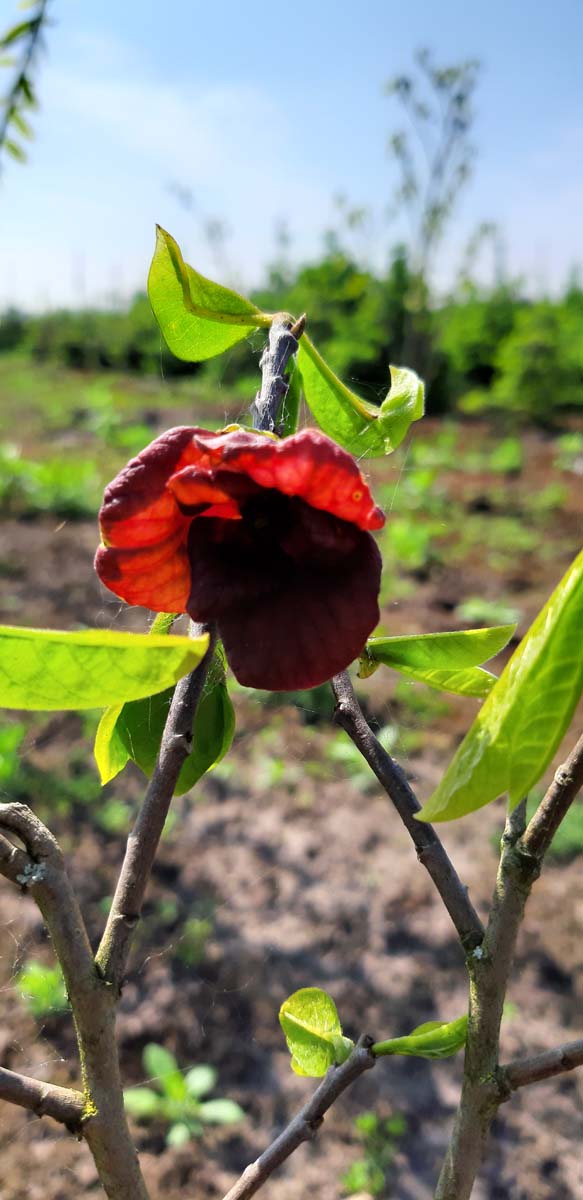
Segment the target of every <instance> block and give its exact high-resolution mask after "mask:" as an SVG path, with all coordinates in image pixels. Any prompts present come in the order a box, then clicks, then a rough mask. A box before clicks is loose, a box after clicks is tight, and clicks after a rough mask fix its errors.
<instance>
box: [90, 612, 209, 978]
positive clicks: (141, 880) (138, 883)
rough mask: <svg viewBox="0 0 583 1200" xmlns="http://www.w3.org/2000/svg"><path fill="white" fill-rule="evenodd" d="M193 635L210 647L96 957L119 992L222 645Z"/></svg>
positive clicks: (161, 761) (180, 703)
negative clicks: (209, 677)
mask: <svg viewBox="0 0 583 1200" xmlns="http://www.w3.org/2000/svg"><path fill="white" fill-rule="evenodd" d="M192 631H193V636H197V637H198V636H200V634H201V633H204V632H207V631H208V632H210V641H209V647H208V650H207V652H206V654H205V656H204V658H203V659H202V660H201V662H200V663H199V664H198V666H197V667H196V668H195V670H194V671H192V672H191V674H190V675H188V676H186V677H185V678H184V679H181V680H180V681H179V683H177V685H176V689H175V692H174V696H173V698H172V703H171V705H170V711H169V713H168V718H167V721H166V725H165V728H164V733H163V735H162V742H161V745H160V752H159V754H158V760H157V762H156V767H155V769H154V773H153V775H152V778H151V780H150V783H149V786H148V789H147V791H146V795H145V797H144V800H143V803H142V807H141V809H140V811H139V813H138V816H137V819H136V822H135V824H134V827H133V829H132V831H131V833H130V835H129V837H128V841H127V846H126V852H125V857H124V861H123V865H122V868H121V872H120V876H119V879H118V882H117V887H116V889H115V895H114V897H113V903H112V906H111V909H110V913H109V917H108V919H107V924H106V927H105V931H104V934H103V937H102V939H101V944H100V946H99V950H98V951H97V954H96V956H95V961H96V963H97V966H98V968H99V970H100V972H101V974H102V977H103V979H105V980H106V981H107V982H108V983H110V984H112V985H113V987H114V989H115V990H116V992H119V989H120V988H121V984H122V981H123V976H124V972H125V969H126V964H127V959H128V955H129V952H130V947H131V942H132V938H133V935H134V933H135V930H136V927H137V924H138V921H139V919H140V915H141V911H142V906H143V903H144V897H145V894H146V888H147V886H148V882H149V879H150V874H151V871H152V866H153V863H154V858H155V856H156V851H157V849H158V844H159V842H160V837H161V835H162V830H163V829H164V823H165V821H166V817H167V815H168V810H169V808H170V804H171V801H172V797H173V795H174V789H175V787H176V781H177V779H178V776H179V774H180V771H181V768H182V766H183V764H184V762H185V760H186V758H187V757H188V755H189V753H190V751H191V749H192V725H193V721H194V717H195V714H196V710H197V707H198V703H199V700H200V697H201V695H202V690H203V687H204V684H205V681H206V677H207V674H208V670H209V667H210V664H211V662H212V657H213V654H214V649H215V644H216V630H215V629H214V628H213V629H209V626H202V625H196V626H195V625H193V627H192Z"/></svg>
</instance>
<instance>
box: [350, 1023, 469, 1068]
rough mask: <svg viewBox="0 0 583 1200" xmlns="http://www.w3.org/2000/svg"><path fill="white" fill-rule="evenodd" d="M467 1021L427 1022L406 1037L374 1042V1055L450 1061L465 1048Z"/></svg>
mask: <svg viewBox="0 0 583 1200" xmlns="http://www.w3.org/2000/svg"><path fill="white" fill-rule="evenodd" d="M467 1032H468V1018H467V1017H458V1019H457V1020H456V1021H426V1022H425V1024H424V1025H418V1026H417V1028H416V1029H413V1030H412V1032H411V1033H409V1034H407V1035H406V1036H405V1037H398V1038H389V1040H388V1041H385V1042H375V1044H374V1046H373V1047H372V1052H373V1054H376V1055H377V1056H378V1057H381V1056H383V1055H385V1054H406V1055H412V1056H413V1057H414V1058H451V1056H452V1054H457V1052H458V1050H461V1049H462V1047H463V1046H465V1044H466V1036H467Z"/></svg>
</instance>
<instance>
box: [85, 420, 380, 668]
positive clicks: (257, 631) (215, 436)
mask: <svg viewBox="0 0 583 1200" xmlns="http://www.w3.org/2000/svg"><path fill="white" fill-rule="evenodd" d="M99 519H100V525H101V533H102V540H103V544H102V545H101V546H100V548H99V550H98V551H97V556H96V560H95V566H96V570H97V573H98V575H99V577H100V579H101V580H102V582H103V583H105V584H106V585H107V587H108V588H110V590H111V591H112V592H114V593H115V594H116V596H120V597H121V598H122V599H123V600H126V601H127V602H128V603H129V604H140V605H143V606H144V607H146V608H151V609H154V610H155V611H158V612H176V613H181V612H186V613H189V614H190V616H191V617H192V618H193V619H194V620H195V621H203V622H210V621H215V622H216V623H217V625H218V630H219V634H220V637H221V638H222V640H223V644H224V647H225V651H226V654H227V658H228V660H229V663H230V666H231V668H232V670H233V671H234V673H235V675H236V677H237V679H238V680H239V681H240V682H241V683H243V684H246V685H247V686H249V687H257V688H266V689H269V690H273V691H292V690H295V689H300V688H311V687H315V686H316V685H317V684H320V683H323V682H324V681H326V680H327V679H330V678H331V677H332V675H335V674H336V673H337V672H338V671H340V670H343V669H344V668H345V667H346V666H347V665H348V664H349V663H350V662H352V660H353V659H354V658H356V657H357V656H358V654H359V653H360V651H361V650H362V648H363V646H364V643H365V641H366V639H367V637H368V635H369V634H370V633H371V631H372V629H373V628H374V626H375V625H376V624H377V622H378V619H379V610H378V592H379V584H380V573H381V558H380V554H379V551H378V548H377V546H376V544H375V542H374V540H373V538H372V537H371V535H370V533H369V532H368V531H369V530H374V529H380V528H381V526H382V525H383V524H384V515H383V513H382V511H381V510H380V509H379V508H377V507H376V506H375V504H374V501H373V499H372V496H371V493H370V491H369V488H368V485H367V483H366V482H365V480H364V478H363V476H362V475H361V473H360V471H359V469H358V467H357V465H356V463H355V461H354V459H353V458H351V456H350V455H349V454H347V453H346V452H345V451H344V450H341V449H340V447H339V446H337V445H336V444H335V443H334V442H332V441H331V440H330V439H329V438H328V437H326V436H325V434H323V433H320V432H319V431H317V430H313V429H305V430H303V431H302V432H300V433H296V434H294V435H293V436H292V437H288V438H285V439H283V440H278V439H276V438H274V437H273V436H270V435H266V434H261V433H251V432H248V431H246V430H243V429H231V430H225V431H223V432H221V433H212V432H210V431H208V430H205V429H196V428H186V427H180V428H177V429H170V430H169V431H168V432H167V433H164V434H162V436H161V437H158V438H156V440H155V441H154V442H152V443H151V445H149V446H147V447H146V449H145V450H143V451H142V453H141V454H140V455H138V457H137V458H135V459H133V460H132V461H131V462H130V463H129V464H128V466H127V467H125V468H124V469H123V471H121V472H120V474H119V475H118V476H117V478H116V479H114V481H113V483H111V484H110V485H109V487H108V488H107V489H106V491H105V496H104V501H103V506H102V508H101V512H100V515H99Z"/></svg>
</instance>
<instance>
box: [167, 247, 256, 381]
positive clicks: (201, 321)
mask: <svg viewBox="0 0 583 1200" xmlns="http://www.w3.org/2000/svg"><path fill="white" fill-rule="evenodd" d="M148 295H149V297H150V303H151V305H152V308H153V310H154V316H155V317H156V320H157V322H158V324H159V326H160V329H161V330H162V333H163V335H164V339H165V341H166V343H167V345H168V347H169V349H170V350H171V351H172V353H173V354H175V355H176V357H177V358H182V359H184V360H185V361H186V362H202V361H203V360H204V359H206V358H213V357H214V355H216V354H222V352H223V350H228V348H229V346H234V345H235V343H236V342H240V341H241V340H242V339H243V338H244V337H246V336H247V334H248V333H249V331H250V330H251V329H257V328H258V327H259V326H268V325H270V324H271V317H270V316H268V315H267V314H266V313H262V312H261V310H260V309H258V308H257V307H256V306H255V305H254V304H252V303H251V301H250V300H245V299H244V297H243V296H239V295H238V294H237V292H232V291H230V290H229V288H225V287H221V285H220V284H218V283H213V282H212V280H210V279H205V277H204V275H199V273H198V271H195V270H194V269H193V268H192V267H189V266H188V265H187V264H186V263H185V262H184V259H183V257H182V254H181V252H180V248H179V246H178V245H177V243H176V242H175V241H174V238H173V237H171V236H170V234H169V233H166V231H165V230H164V229H161V228H160V226H159V225H158V226H156V248H155V251H154V257H153V259H152V265H151V267H150V274H149V276H148Z"/></svg>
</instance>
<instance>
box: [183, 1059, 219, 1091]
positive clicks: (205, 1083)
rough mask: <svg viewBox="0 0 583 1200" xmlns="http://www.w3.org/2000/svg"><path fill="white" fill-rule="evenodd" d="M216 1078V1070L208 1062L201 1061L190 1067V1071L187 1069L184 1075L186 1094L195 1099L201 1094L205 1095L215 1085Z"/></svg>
mask: <svg viewBox="0 0 583 1200" xmlns="http://www.w3.org/2000/svg"><path fill="white" fill-rule="evenodd" d="M217 1078H218V1072H217V1071H216V1070H215V1068H214V1067H211V1066H210V1064H209V1063H201V1064H200V1065H199V1066H198V1067H191V1069H190V1071H187V1072H186V1075H185V1076H184V1081H185V1083H186V1090H187V1092H188V1095H189V1096H192V1097H193V1098H194V1099H195V1100H199V1099H200V1097H201V1096H206V1095H207V1093H208V1092H212V1090H213V1088H214V1087H215V1086H216V1082H217Z"/></svg>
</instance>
